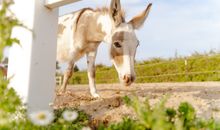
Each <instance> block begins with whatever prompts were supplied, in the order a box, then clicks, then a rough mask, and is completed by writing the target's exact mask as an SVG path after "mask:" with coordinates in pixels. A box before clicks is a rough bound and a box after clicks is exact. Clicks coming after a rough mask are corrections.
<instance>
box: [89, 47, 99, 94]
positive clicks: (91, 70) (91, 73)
mask: <svg viewBox="0 0 220 130" xmlns="http://www.w3.org/2000/svg"><path fill="white" fill-rule="evenodd" d="M86 56H87V65H88V70H87V71H88V78H89V88H90V93H91V95H92V96H93V97H95V98H98V97H100V96H99V94H98V93H97V91H96V86H95V58H96V51H92V52H89V53H87V54H86Z"/></svg>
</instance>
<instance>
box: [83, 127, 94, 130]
mask: <svg viewBox="0 0 220 130" xmlns="http://www.w3.org/2000/svg"><path fill="white" fill-rule="evenodd" d="M82 130H92V129H91V128H90V127H83V128H82Z"/></svg>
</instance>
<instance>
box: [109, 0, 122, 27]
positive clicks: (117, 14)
mask: <svg viewBox="0 0 220 130" xmlns="http://www.w3.org/2000/svg"><path fill="white" fill-rule="evenodd" d="M110 13H111V16H112V18H113V20H114V22H115V25H116V26H117V25H119V24H120V23H122V22H124V21H125V20H124V16H123V11H122V9H121V3H120V0H112V1H111V7H110Z"/></svg>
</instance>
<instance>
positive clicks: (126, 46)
mask: <svg viewBox="0 0 220 130" xmlns="http://www.w3.org/2000/svg"><path fill="white" fill-rule="evenodd" d="M151 5H152V4H149V5H148V6H147V8H146V9H145V10H144V11H143V12H141V13H140V14H139V15H137V16H135V17H134V18H132V20H130V21H129V22H125V18H124V16H123V11H122V9H121V4H120V0H112V1H111V7H110V15H111V17H112V19H113V21H114V28H113V30H112V34H111V49H110V57H111V60H112V62H113V64H114V66H115V68H116V70H117V72H118V75H119V79H120V82H121V83H123V84H124V85H125V86H129V85H130V84H131V83H133V82H134V80H135V71H134V62H135V53H136V49H137V47H138V45H139V41H138V39H137V37H136V34H135V30H136V29H139V28H140V27H141V26H142V25H143V23H144V21H145V20H146V18H147V16H148V14H149V11H150V8H151Z"/></svg>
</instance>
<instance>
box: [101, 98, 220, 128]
mask: <svg viewBox="0 0 220 130" xmlns="http://www.w3.org/2000/svg"><path fill="white" fill-rule="evenodd" d="M124 101H125V102H126V104H127V105H128V106H130V107H131V108H133V110H134V111H135V113H136V115H137V118H136V119H131V118H124V119H123V121H122V122H120V123H116V124H111V125H109V126H104V125H100V126H99V130H220V123H219V122H217V121H215V120H214V119H212V118H210V119H206V120H205V119H201V118H198V117H197V116H196V111H195V109H194V108H193V107H192V105H190V104H189V103H187V102H183V103H181V104H180V105H179V107H178V109H177V110H176V109H173V108H166V107H165V103H166V98H163V99H161V101H160V102H159V103H157V104H155V105H154V106H151V105H150V104H149V102H148V100H145V101H143V102H142V101H140V100H139V99H138V98H137V97H132V98H129V97H125V98H124Z"/></svg>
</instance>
